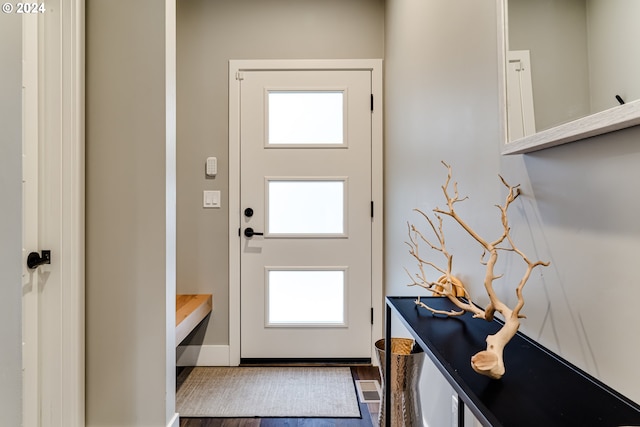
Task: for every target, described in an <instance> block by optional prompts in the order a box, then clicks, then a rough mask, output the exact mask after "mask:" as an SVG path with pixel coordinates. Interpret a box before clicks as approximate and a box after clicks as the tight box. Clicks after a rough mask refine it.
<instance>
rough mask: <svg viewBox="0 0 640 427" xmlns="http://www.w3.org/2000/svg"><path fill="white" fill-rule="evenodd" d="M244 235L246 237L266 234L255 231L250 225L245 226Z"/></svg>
mask: <svg viewBox="0 0 640 427" xmlns="http://www.w3.org/2000/svg"><path fill="white" fill-rule="evenodd" d="M244 235H245V236H246V237H253V236H264V233H258V232H255V231H253V228H251V227H249V228H245V229H244Z"/></svg>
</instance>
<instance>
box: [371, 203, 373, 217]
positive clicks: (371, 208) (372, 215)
mask: <svg viewBox="0 0 640 427" xmlns="http://www.w3.org/2000/svg"><path fill="white" fill-rule="evenodd" d="M371 218H373V200H372V201H371Z"/></svg>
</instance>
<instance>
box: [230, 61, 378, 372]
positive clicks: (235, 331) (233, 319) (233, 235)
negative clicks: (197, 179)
mask: <svg viewBox="0 0 640 427" xmlns="http://www.w3.org/2000/svg"><path fill="white" fill-rule="evenodd" d="M250 70H251V71H266V70H369V71H371V93H372V95H373V100H374V108H373V111H372V114H371V136H372V155H371V162H372V165H371V173H372V182H371V188H372V198H373V202H374V216H373V221H372V236H371V237H372V240H371V245H372V248H371V249H372V271H371V277H372V289H371V303H372V307H373V308H374V315H373V327H372V335H371V337H372V342H371V361H372V362H373V363H376V356H375V348H374V343H375V341H376V340H378V339H379V338H382V330H383V322H384V311H383V306H384V301H383V289H382V274H383V271H382V256H383V251H382V239H383V229H382V226H383V219H384V218H383V193H382V190H383V180H382V167H383V146H382V135H383V134H382V123H383V122H382V60H381V59H353V60H339V59H338V60H231V61H229V364H230V365H231V366H235V365H239V364H240V245H241V243H240V242H241V241H240V236H239V234H238V232H237V230H239V229H240V226H241V222H240V221H241V212H240V80H239V78H240V77H239V76H240V74H239V73H241V72H242V71H250Z"/></svg>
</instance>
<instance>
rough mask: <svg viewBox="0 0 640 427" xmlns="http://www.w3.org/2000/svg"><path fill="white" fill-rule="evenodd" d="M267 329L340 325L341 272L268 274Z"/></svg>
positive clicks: (341, 323)
mask: <svg viewBox="0 0 640 427" xmlns="http://www.w3.org/2000/svg"><path fill="white" fill-rule="evenodd" d="M267 287H268V290H267V295H268V296H267V324H268V325H272V326H273V325H287V326H294V325H302V326H310V325H334V326H340V325H344V323H345V321H344V319H345V304H344V295H345V271H344V270H268V274H267Z"/></svg>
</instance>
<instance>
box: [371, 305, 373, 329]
mask: <svg viewBox="0 0 640 427" xmlns="http://www.w3.org/2000/svg"><path fill="white" fill-rule="evenodd" d="M371 324H372V325H373V307H371Z"/></svg>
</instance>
